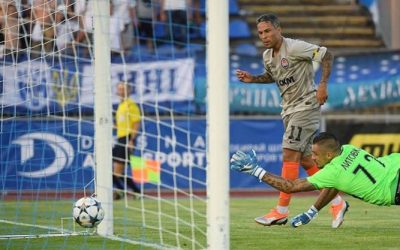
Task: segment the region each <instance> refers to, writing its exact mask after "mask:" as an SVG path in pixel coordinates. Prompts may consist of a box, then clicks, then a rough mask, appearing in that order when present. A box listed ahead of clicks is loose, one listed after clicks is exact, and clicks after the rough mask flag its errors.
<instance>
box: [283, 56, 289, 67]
mask: <svg viewBox="0 0 400 250" xmlns="http://www.w3.org/2000/svg"><path fill="white" fill-rule="evenodd" d="M281 66H282V68H284V69H288V68H289V60H288V59H286V58H282V59H281Z"/></svg>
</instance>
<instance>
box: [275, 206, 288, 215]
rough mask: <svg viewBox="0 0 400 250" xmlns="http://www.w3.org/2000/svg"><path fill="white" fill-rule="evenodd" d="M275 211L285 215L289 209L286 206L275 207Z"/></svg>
mask: <svg viewBox="0 0 400 250" xmlns="http://www.w3.org/2000/svg"><path fill="white" fill-rule="evenodd" d="M276 210H278V212H279V213H280V214H286V213H288V212H289V207H288V206H279V205H278V206H276Z"/></svg>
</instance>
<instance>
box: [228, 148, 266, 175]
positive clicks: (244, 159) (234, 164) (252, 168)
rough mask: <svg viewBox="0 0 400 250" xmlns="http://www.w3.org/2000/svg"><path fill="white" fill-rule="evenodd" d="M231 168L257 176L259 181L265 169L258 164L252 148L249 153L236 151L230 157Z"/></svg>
mask: <svg viewBox="0 0 400 250" xmlns="http://www.w3.org/2000/svg"><path fill="white" fill-rule="evenodd" d="M231 169H232V170H236V171H238V172H243V173H246V174H249V175H253V176H255V177H257V178H258V179H259V180H260V181H261V180H262V177H263V176H264V175H265V173H266V171H265V170H264V169H263V168H261V167H260V166H259V165H258V161H257V157H256V152H255V151H254V150H253V149H252V150H251V151H250V152H249V153H247V154H246V153H244V152H242V151H237V152H236V153H234V154H233V155H232V157H231Z"/></svg>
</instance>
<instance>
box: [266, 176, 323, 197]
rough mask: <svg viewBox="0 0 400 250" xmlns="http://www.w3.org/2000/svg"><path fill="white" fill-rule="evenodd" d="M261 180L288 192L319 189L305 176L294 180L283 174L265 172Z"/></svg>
mask: <svg viewBox="0 0 400 250" xmlns="http://www.w3.org/2000/svg"><path fill="white" fill-rule="evenodd" d="M260 180H261V181H263V182H264V183H267V184H269V185H271V186H272V187H274V188H276V189H278V190H279V191H282V192H284V193H287V194H290V193H297V192H306V191H313V190H317V188H316V187H315V186H314V185H313V184H311V183H310V182H308V181H307V179H304V178H303V179H296V180H293V181H292V180H288V179H284V178H282V177H281V176H278V175H274V174H272V173H269V172H265V174H264V176H262V178H260Z"/></svg>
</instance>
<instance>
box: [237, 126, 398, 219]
mask: <svg viewBox="0 0 400 250" xmlns="http://www.w3.org/2000/svg"><path fill="white" fill-rule="evenodd" d="M312 159H313V160H314V161H315V162H316V164H317V165H318V167H319V168H320V169H321V170H320V171H318V172H317V173H315V174H314V175H313V176H310V177H307V178H304V179H296V180H293V181H292V180H287V179H283V178H282V177H280V176H277V175H274V174H271V173H269V172H267V171H265V170H264V169H263V168H261V167H260V166H259V164H258V162H257V158H256V154H255V152H254V150H252V151H250V152H249V153H243V152H241V151H238V152H236V153H235V154H234V155H233V156H232V158H231V169H232V170H236V171H239V172H244V173H247V174H250V175H253V176H255V177H257V178H258V179H259V180H260V181H262V182H265V183H267V184H269V185H271V186H272V187H274V188H276V189H278V190H280V191H282V192H285V193H296V192H303V191H312V190H317V189H318V190H319V189H323V191H322V192H321V194H320V196H319V198H318V200H317V201H316V203H315V204H314V205H313V206H311V208H310V209H309V210H308V211H307V212H304V213H302V214H299V215H297V216H295V217H294V218H293V219H292V220H291V225H292V226H293V227H298V226H301V225H304V224H307V223H309V222H310V221H311V220H312V219H313V218H315V217H316V216H317V215H318V211H319V210H321V209H322V208H323V207H324V206H325V205H327V204H328V203H329V201H330V200H331V198H332V197H333V196H332V195H335V194H337V193H338V192H339V191H342V192H344V193H347V194H349V195H352V196H354V197H356V198H359V199H361V200H363V201H365V202H368V203H371V204H375V205H379V206H390V205H400V181H399V173H400V172H399V170H400V153H392V154H390V155H387V156H384V157H379V158H376V157H374V156H373V155H371V154H369V153H368V152H367V151H365V150H363V149H360V148H357V147H355V146H352V145H343V146H341V145H340V143H339V141H338V140H337V138H336V137H335V136H334V135H333V134H330V133H326V132H324V133H321V134H319V135H317V136H316V137H315V138H314V140H313V145H312Z"/></svg>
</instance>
